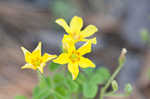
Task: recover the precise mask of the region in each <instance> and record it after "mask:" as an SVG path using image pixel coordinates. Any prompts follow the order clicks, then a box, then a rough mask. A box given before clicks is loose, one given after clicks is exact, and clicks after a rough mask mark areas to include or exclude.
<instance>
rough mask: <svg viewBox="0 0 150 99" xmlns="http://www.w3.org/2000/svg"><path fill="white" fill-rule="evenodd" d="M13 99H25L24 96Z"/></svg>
mask: <svg viewBox="0 0 150 99" xmlns="http://www.w3.org/2000/svg"><path fill="white" fill-rule="evenodd" d="M15 99H27V98H26V97H25V96H16V97H15Z"/></svg>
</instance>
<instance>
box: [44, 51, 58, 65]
mask: <svg viewBox="0 0 150 99" xmlns="http://www.w3.org/2000/svg"><path fill="white" fill-rule="evenodd" d="M56 57H57V56H56V55H51V54H48V53H45V54H44V55H43V56H42V62H44V63H46V62H48V61H50V60H51V59H53V58H56Z"/></svg>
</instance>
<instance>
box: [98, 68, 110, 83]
mask: <svg viewBox="0 0 150 99" xmlns="http://www.w3.org/2000/svg"><path fill="white" fill-rule="evenodd" d="M96 74H99V75H102V76H103V78H104V79H105V81H106V80H108V79H109V77H110V72H109V70H108V69H106V68H104V67H100V68H98V69H97V70H96Z"/></svg>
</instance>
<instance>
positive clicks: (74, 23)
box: [70, 16, 83, 33]
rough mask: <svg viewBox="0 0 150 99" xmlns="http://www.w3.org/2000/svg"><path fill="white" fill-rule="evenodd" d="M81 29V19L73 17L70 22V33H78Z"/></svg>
mask: <svg viewBox="0 0 150 99" xmlns="http://www.w3.org/2000/svg"><path fill="white" fill-rule="evenodd" d="M82 27H83V20H82V18H81V17H78V16H74V17H73V18H72V20H71V22H70V28H71V33H79V32H80V30H81V28H82Z"/></svg>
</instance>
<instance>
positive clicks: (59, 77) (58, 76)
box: [53, 73, 65, 84]
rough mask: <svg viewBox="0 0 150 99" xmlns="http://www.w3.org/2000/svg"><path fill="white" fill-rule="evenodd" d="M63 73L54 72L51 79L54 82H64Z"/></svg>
mask: <svg viewBox="0 0 150 99" xmlns="http://www.w3.org/2000/svg"><path fill="white" fill-rule="evenodd" d="M64 79H65V77H64V74H63V73H56V74H55V75H54V77H53V81H54V83H55V84H59V83H64Z"/></svg>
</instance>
